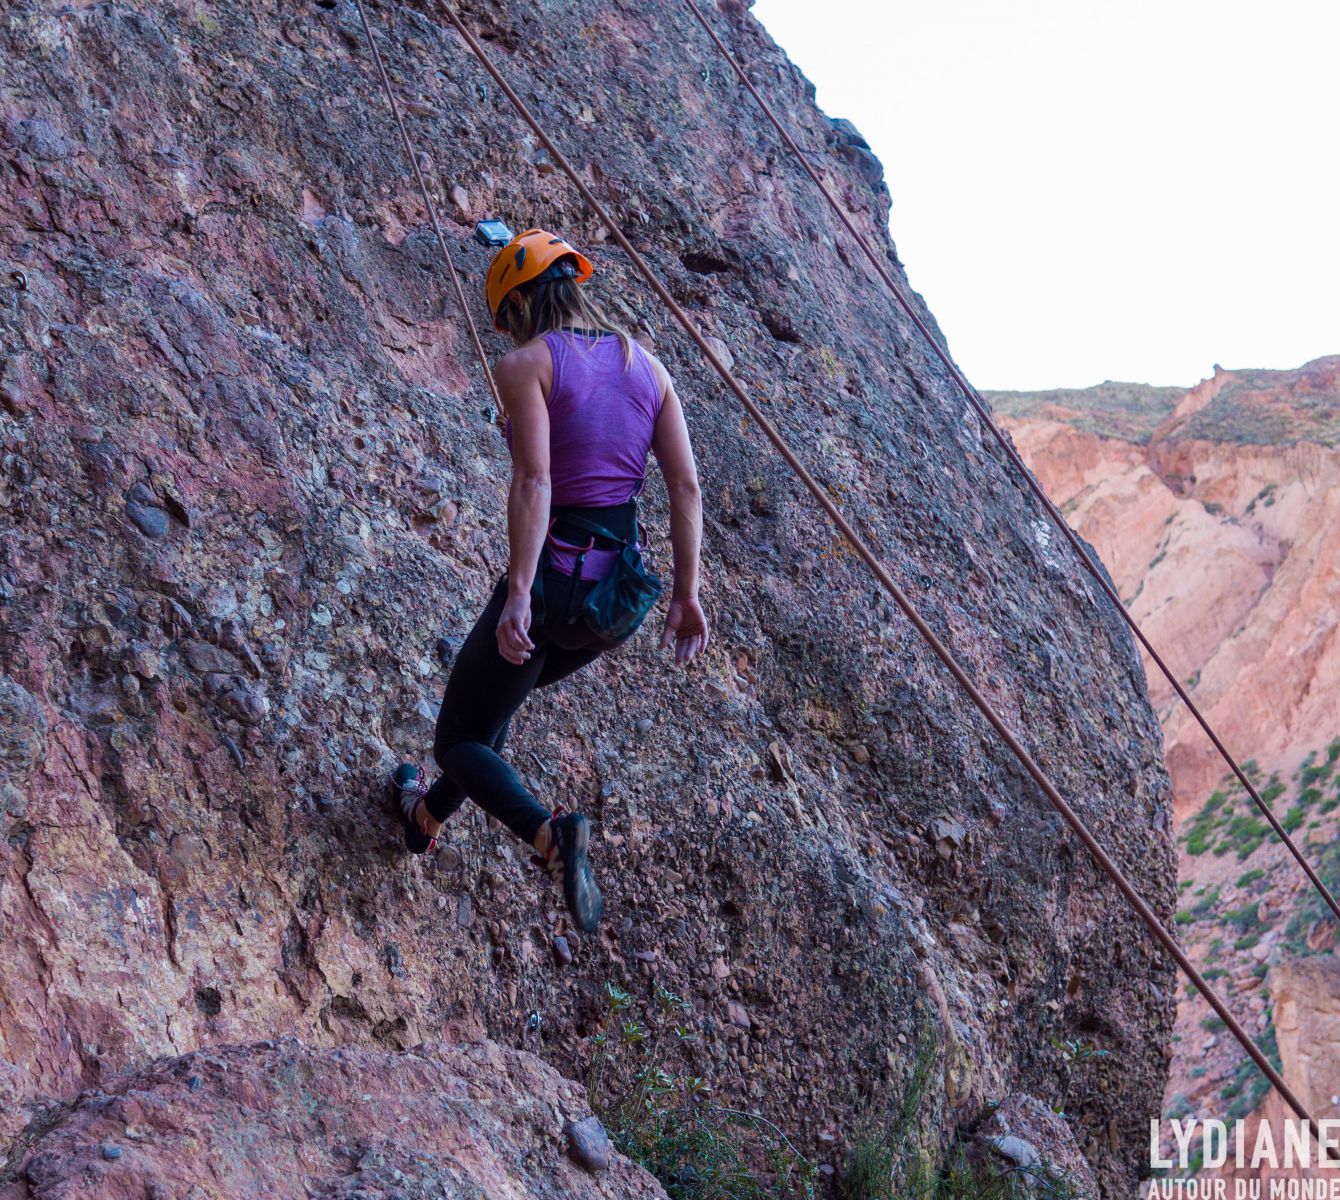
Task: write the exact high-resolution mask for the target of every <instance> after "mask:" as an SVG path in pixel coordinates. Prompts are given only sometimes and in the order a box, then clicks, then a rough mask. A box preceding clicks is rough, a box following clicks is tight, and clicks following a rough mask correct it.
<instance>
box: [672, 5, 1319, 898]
mask: <svg viewBox="0 0 1340 1200" xmlns="http://www.w3.org/2000/svg"><path fill="white" fill-rule="evenodd" d="M684 3H685V4H687V5H688V7H689V9H690V10H691V11H692V12H693V15H694V16H695V17H697V18H698V21H699V23H700V24H701V25H702V27H703V28H704V29H705V30H706V31H707V36H708V37H709V38H711V39H712V42H713V44H714V45H715V46H716V48H717V49H718V50H719V51H720V52H721V54H722V57H724V58H725V59H726V61H727V62H729V63H730V65H731V67H732V68H733V69H734V71H735V74H736V76H737V77H738V78H739V80H740V82H741V83H742V84H744V86H745V88H746V89H747V90H748V92H749V94H750V95H751V96H753V98H754V99H755V100H756V101H757V102H758V105H759V107H760V108H761V109H762V110H763V113H764V115H765V116H766V117H767V119H768V121H769V123H770V124H771V125H772V127H773V128H774V129H775V130H777V134H778V136H779V137H780V138H781V139H782V141H784V142H785V143H786V145H787V148H788V149H789V150H790V151H791V153H792V154H793V155H794V156H795V159H796V161H797V162H798V163H800V165H801V166H802V167H803V168H804V169H805V173H806V174H807V175H808V176H809V177H810V178H811V179H812V180H813V181H814V184H815V186H816V187H817V188H818V189H819V191H820V192H821V193H823V197H824V199H825V200H827V201H828V206H829V207H830V208H831V209H832V210H833V211H834V212H835V213H836V214H837V216H838V219H839V220H840V221H841V222H842V224H843V225H844V226H845V227H846V229H847V232H848V233H849V234H851V236H852V238H853V239H854V240H855V242H856V244H857V245H858V246H860V248H861V250H862V251H864V253H865V256H866V258H868V259H869V260H870V265H871V266H873V267H874V268H875V272H876V274H878V275H879V277H880V278H881V279H882V280H883V281H884V283H885V285H886V286H887V287H888V289H889V291H891V292H892V293H893V297H894V299H895V300H896V301H897V302H898V305H899V307H900V308H901V309H902V310H903V312H904V313H906V314H907V316H908V317H909V318H910V319H911V321H912V323H913V324H914V325H915V326H916V327H917V329H918V330H919V331H920V332H921V334H922V336H923V337H924V338H925V339H926V341H927V342H928V343H930V347H931V349H932V350H934V351H935V354H936V355H937V357H938V358H939V359H940V361H941V362H942V363H943V364H944V366H945V368H946V370H948V371H949V373H950V374H951V375H952V376H953V378H954V382H955V383H957V384H958V386H959V390H960V391H962V393H963V395H964V397H965V398H966V399H967V401H968V403H969V404H971V405H972V407H973V408H974V409H975V410H976V412H977V416H978V417H979V419H980V420H981V421H982V423H983V424H984V425H985V426H986V427H987V429H988V430H989V431H990V433H991V435H992V436H993V437H994V438H995V439H996V441H997V442H999V443H1000V446H1001V448H1002V449H1003V450H1004V451H1005V453H1006V455H1007V456H1008V457H1009V459H1010V461H1011V462H1013V463H1014V465H1015V466H1016V467H1018V468H1019V471H1020V473H1021V474H1022V475H1023V478H1024V481H1025V483H1027V485H1028V488H1029V490H1030V491H1031V492H1032V493H1033V495H1034V496H1036V497H1037V498H1038V500H1040V501H1041V502H1042V505H1043V507H1044V508H1045V509H1046V510H1047V513H1048V515H1049V516H1050V517H1051V519H1052V521H1053V522H1054V523H1055V525H1056V527H1057V528H1058V529H1059V530H1060V531H1061V533H1062V534H1063V535H1064V536H1065V539H1066V541H1068V542H1069V543H1070V545H1071V546H1072V547H1073V548H1074V550H1075V553H1076V554H1078V555H1079V557H1080V561H1081V562H1083V563H1084V566H1085V567H1086V568H1087V569H1088V572H1089V574H1090V575H1092V576H1093V577H1094V579H1095V580H1096V581H1097V583H1098V586H1099V587H1100V588H1101V589H1102V590H1103V591H1104V592H1105V593H1106V595H1107V597H1108V599H1109V600H1111V601H1112V604H1113V605H1114V606H1115V608H1116V610H1117V612H1118V613H1120V614H1121V618H1122V620H1123V621H1125V622H1126V624H1127V625H1129V626H1130V628H1131V632H1132V633H1134V634H1135V636H1136V637H1137V638H1138V639H1139V641H1140V644H1141V645H1142V646H1143V647H1144V648H1145V652H1146V653H1147V654H1148V655H1149V657H1150V658H1151V659H1153V660H1154V662H1155V663H1156V664H1157V665H1158V668H1159V670H1160V671H1162V672H1163V674H1164V677H1165V678H1166V679H1167V680H1168V682H1169V683H1170V684H1171V685H1172V687H1173V690H1174V691H1176V693H1177V695H1178V696H1180V697H1181V699H1182V702H1183V703H1184V704H1185V705H1186V706H1187V710H1188V711H1189V712H1190V713H1191V715H1192V716H1193V717H1195V719H1196V722H1197V723H1198V724H1199V725H1200V727H1201V728H1202V729H1203V730H1204V731H1205V733H1206V735H1207V736H1208V737H1209V739H1210V741H1211V742H1213V743H1214V747H1215V749H1216V750H1218V751H1219V753H1220V755H1221V756H1222V757H1223V760H1224V761H1225V762H1226V763H1227V764H1228V765H1229V767H1230V768H1231V769H1232V771H1233V774H1234V775H1236V776H1237V778H1238V782H1239V783H1241V784H1242V786H1243V787H1244V788H1246V790H1247V794H1248V795H1249V796H1250V797H1251V798H1252V801H1253V803H1255V805H1256V807H1257V808H1258V809H1260V811H1261V814H1262V815H1263V816H1264V817H1265V819H1266V820H1267V821H1268V822H1269V823H1270V827H1271V828H1272V829H1273V830H1274V831H1275V834H1276V836H1277V837H1279V839H1280V840H1281V841H1282V842H1283V843H1284V845H1285V846H1287V847H1288V849H1289V853H1290V854H1292V855H1293V857H1294V858H1295V859H1296V860H1297V862H1298V865H1299V866H1300V867H1302V869H1303V872H1304V874H1306V875H1307V877H1308V879H1310V880H1311V881H1312V886H1313V887H1315V888H1316V889H1317V891H1318V892H1319V893H1320V895H1321V897H1322V899H1324V900H1325V901H1326V903H1327V905H1328V906H1329V907H1330V909H1331V912H1332V913H1333V914H1334V915H1335V917H1336V919H1337V920H1340V902H1337V901H1336V898H1335V897H1334V896H1333V895H1332V894H1331V891H1330V889H1329V888H1328V887H1327V886H1326V884H1325V883H1324V882H1323V881H1322V879H1321V877H1320V876H1319V875H1318V874H1317V872H1316V871H1315V870H1314V869H1313V867H1312V865H1311V863H1309V862H1308V861H1307V858H1306V856H1305V855H1304V854H1303V852H1302V850H1300V849H1299V848H1298V845H1297V843H1296V842H1295V841H1294V840H1293V838H1291V837H1290V836H1289V832H1288V830H1286V829H1285V828H1284V826H1283V825H1281V824H1280V822H1279V820H1278V819H1277V818H1276V817H1275V814H1274V812H1273V811H1271V808H1270V805H1269V804H1267V803H1266V801H1265V800H1264V799H1263V798H1262V796H1261V793H1260V792H1258V791H1257V790H1256V787H1255V785H1254V784H1253V783H1252V781H1251V780H1250V779H1248V778H1247V774H1246V772H1245V771H1244V770H1243V769H1242V767H1240V766H1239V765H1238V762H1237V760H1236V759H1235V758H1234V757H1233V756H1232V755H1231V754H1230V753H1229V752H1228V748H1227V747H1226V746H1225V745H1224V743H1223V742H1222V741H1221V740H1220V738H1219V735H1218V734H1217V733H1216V732H1215V731H1214V729H1213V728H1212V727H1211V725H1210V722H1209V721H1208V720H1207V719H1206V717H1205V716H1204V714H1203V713H1202V712H1201V711H1200V708H1199V707H1198V706H1197V705H1196V703H1195V701H1194V700H1192V699H1191V696H1190V695H1189V694H1188V693H1187V691H1186V689H1185V688H1184V687H1183V686H1182V683H1181V681H1180V680H1179V679H1178V678H1177V676H1176V675H1175V674H1174V673H1173V672H1172V670H1171V669H1170V668H1169V667H1168V664H1167V663H1166V662H1164V661H1163V657H1162V656H1161V655H1160V654H1159V652H1158V651H1157V650H1155V649H1154V647H1153V645H1151V644H1150V641H1149V638H1148V637H1146V636H1145V633H1144V630H1142V629H1141V628H1140V626H1139V624H1138V623H1137V622H1136V620H1135V618H1134V617H1132V616H1131V614H1130V612H1129V611H1128V610H1127V608H1126V606H1125V605H1124V604H1123V603H1122V601H1121V597H1120V596H1119V595H1118V594H1117V591H1116V589H1115V588H1113V586H1112V584H1111V583H1109V582H1108V579H1107V576H1106V575H1104V574H1103V572H1102V569H1101V568H1100V567H1099V566H1098V564H1097V563H1096V562H1095V561H1094V560H1093V557H1092V556H1091V555H1090V554H1089V551H1088V549H1087V548H1086V547H1085V546H1084V544H1083V543H1082V542H1081V541H1080V540H1079V538H1078V536H1076V534H1075V532H1074V530H1072V529H1071V528H1070V525H1069V523H1068V522H1067V521H1066V519H1065V517H1064V516H1062V515H1061V512H1060V510H1059V509H1058V508H1057V507H1056V505H1055V504H1053V503H1052V500H1051V497H1050V496H1048V495H1047V493H1046V491H1045V490H1044V489H1043V487H1042V485H1041V484H1040V483H1038V481H1037V479H1036V478H1035V477H1034V475H1033V472H1032V471H1030V470H1029V469H1028V466H1027V464H1026V463H1025V462H1024V460H1023V459H1022V458H1021V457H1020V455H1019V452H1018V451H1017V450H1016V449H1015V448H1014V444H1013V443H1012V442H1011V441H1010V439H1009V438H1008V437H1006V436H1005V433H1004V431H1003V430H1002V429H1001V428H1000V426H999V425H997V424H996V421H995V419H994V418H993V417H992V415H991V410H990V409H989V408H988V407H987V406H986V403H985V401H983V400H982V398H981V396H979V395H978V394H977V389H976V388H974V387H973V386H972V385H971V384H970V383H969V382H968V381H967V379H966V378H965V377H964V375H963V373H962V372H961V371H960V370H959V369H958V367H957V366H955V364H954V361H953V359H951V358H950V357H949V354H948V352H947V351H946V350H945V349H944V347H943V346H941V345H940V342H939V340H938V339H937V338H936V337H935V336H934V335H933V334H932V333H931V331H930V329H929V328H927V326H926V323H925V321H923V320H922V319H921V316H920V314H918V313H917V311H916V309H915V308H914V307H913V305H912V303H911V301H910V300H909V299H908V297H907V295H906V293H905V292H904V291H903V289H902V288H901V287H900V286H899V284H898V282H897V281H896V280H895V279H894V278H893V276H892V274H890V272H889V269H888V268H887V267H886V266H885V264H884V263H883V262H882V261H881V259H880V258H879V256H878V255H876V253H875V251H874V249H873V247H871V245H870V243H869V241H868V240H867V239H866V238H865V237H864V236H863V235H862V234H861V232H860V231H859V230H858V229H857V228H856V226H855V224H853V222H852V220H851V218H850V216H849V215H848V214H847V211H846V210H845V209H844V208H843V207H842V206H841V205H840V204H839V203H838V201H837V198H836V197H835V196H834V195H833V193H832V191H830V190H829V188H828V185H827V184H826V183H824V181H823V178H822V177H821V176H820V175H819V173H818V172H817V171H816V170H815V169H814V167H813V166H812V165H811V164H810V161H809V160H808V159H807V158H806V157H805V154H804V151H802V150H801V148H800V147H799V146H798V145H797V144H796V141H795V139H794V138H793V137H792V136H791V134H790V133H789V132H788V131H787V129H786V127H785V126H784V125H783V124H782V123H781V121H780V120H779V119H778V117H777V114H776V113H775V112H774V111H773V109H772V107H771V106H770V105H769V104H768V102H767V101H766V100H765V99H764V98H763V96H762V94H761V93H760V92H759V90H758V88H757V87H755V86H754V84H753V81H752V80H750V78H749V76H748V75H747V74H745V71H744V68H743V67H741V66H740V63H739V61H738V60H737V59H736V57H735V55H733V54H732V53H731V52H730V50H728V49H727V48H726V45H725V43H724V42H722V40H721V38H720V37H718V36H717V33H716V31H715V30H714V29H713V28H712V26H711V25H710V24H708V21H707V18H706V17H705V16H704V15H703V11H702V9H701V8H699V7H698V4H697V0H684Z"/></svg>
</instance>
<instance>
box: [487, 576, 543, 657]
mask: <svg viewBox="0 0 1340 1200" xmlns="http://www.w3.org/2000/svg"><path fill="white" fill-rule="evenodd" d="M529 629H530V593H529V592H521V593H520V594H519V595H515V596H514V595H511V594H510V593H509V595H508V597H507V603H506V604H505V605H503V610H502V613H501V614H500V615H499V617H498V628H497V631H496V636H497V639H498V653H499V654H501V655H502V656H503V658H505V659H506V660H507V661H508V662H509V663H511V664H512V665H513V666H514V667H519V666H521V665H522V664H523V663H524V662H525V661H526V659H528V658H529V657H530V652H531V651H532V650H534V649H535V643H534V642H532V641H531V640H530V634H529V633H528V632H527V631H528V630H529Z"/></svg>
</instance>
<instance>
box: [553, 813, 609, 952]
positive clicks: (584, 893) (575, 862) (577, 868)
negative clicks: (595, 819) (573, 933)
mask: <svg viewBox="0 0 1340 1200" xmlns="http://www.w3.org/2000/svg"><path fill="white" fill-rule="evenodd" d="M573 825H574V826H575V828H574V830H573V832H574V834H575V835H576V836H575V837H574V838H573V846H572V863H571V866H570V867H569V866H568V865H567V864H565V866H564V886H563V891H564V897H563V898H564V899H565V900H566V901H567V902H568V911H569V912H570V913H572V916H573V919H574V920H575V921H576V922H577V928H578V929H580V930H582V931H583V932H585V933H590V932H591V930H593V929H594V928H595V927H596V926H597V925H598V924H600V914H601V912H602V911H603V910H604V907H605V902H604V899H603V898H602V897H601V895H600V888H599V887H597V886H596V881H595V879H594V877H593V876H592V874H591V867H590V865H589V864H588V862H587V853H586V852H587V848H588V847H589V846H590V844H591V823H590V822H589V821H587V820H586V818H585V817H583V818H582V819H581V820H579V821H574V822H573Z"/></svg>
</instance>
